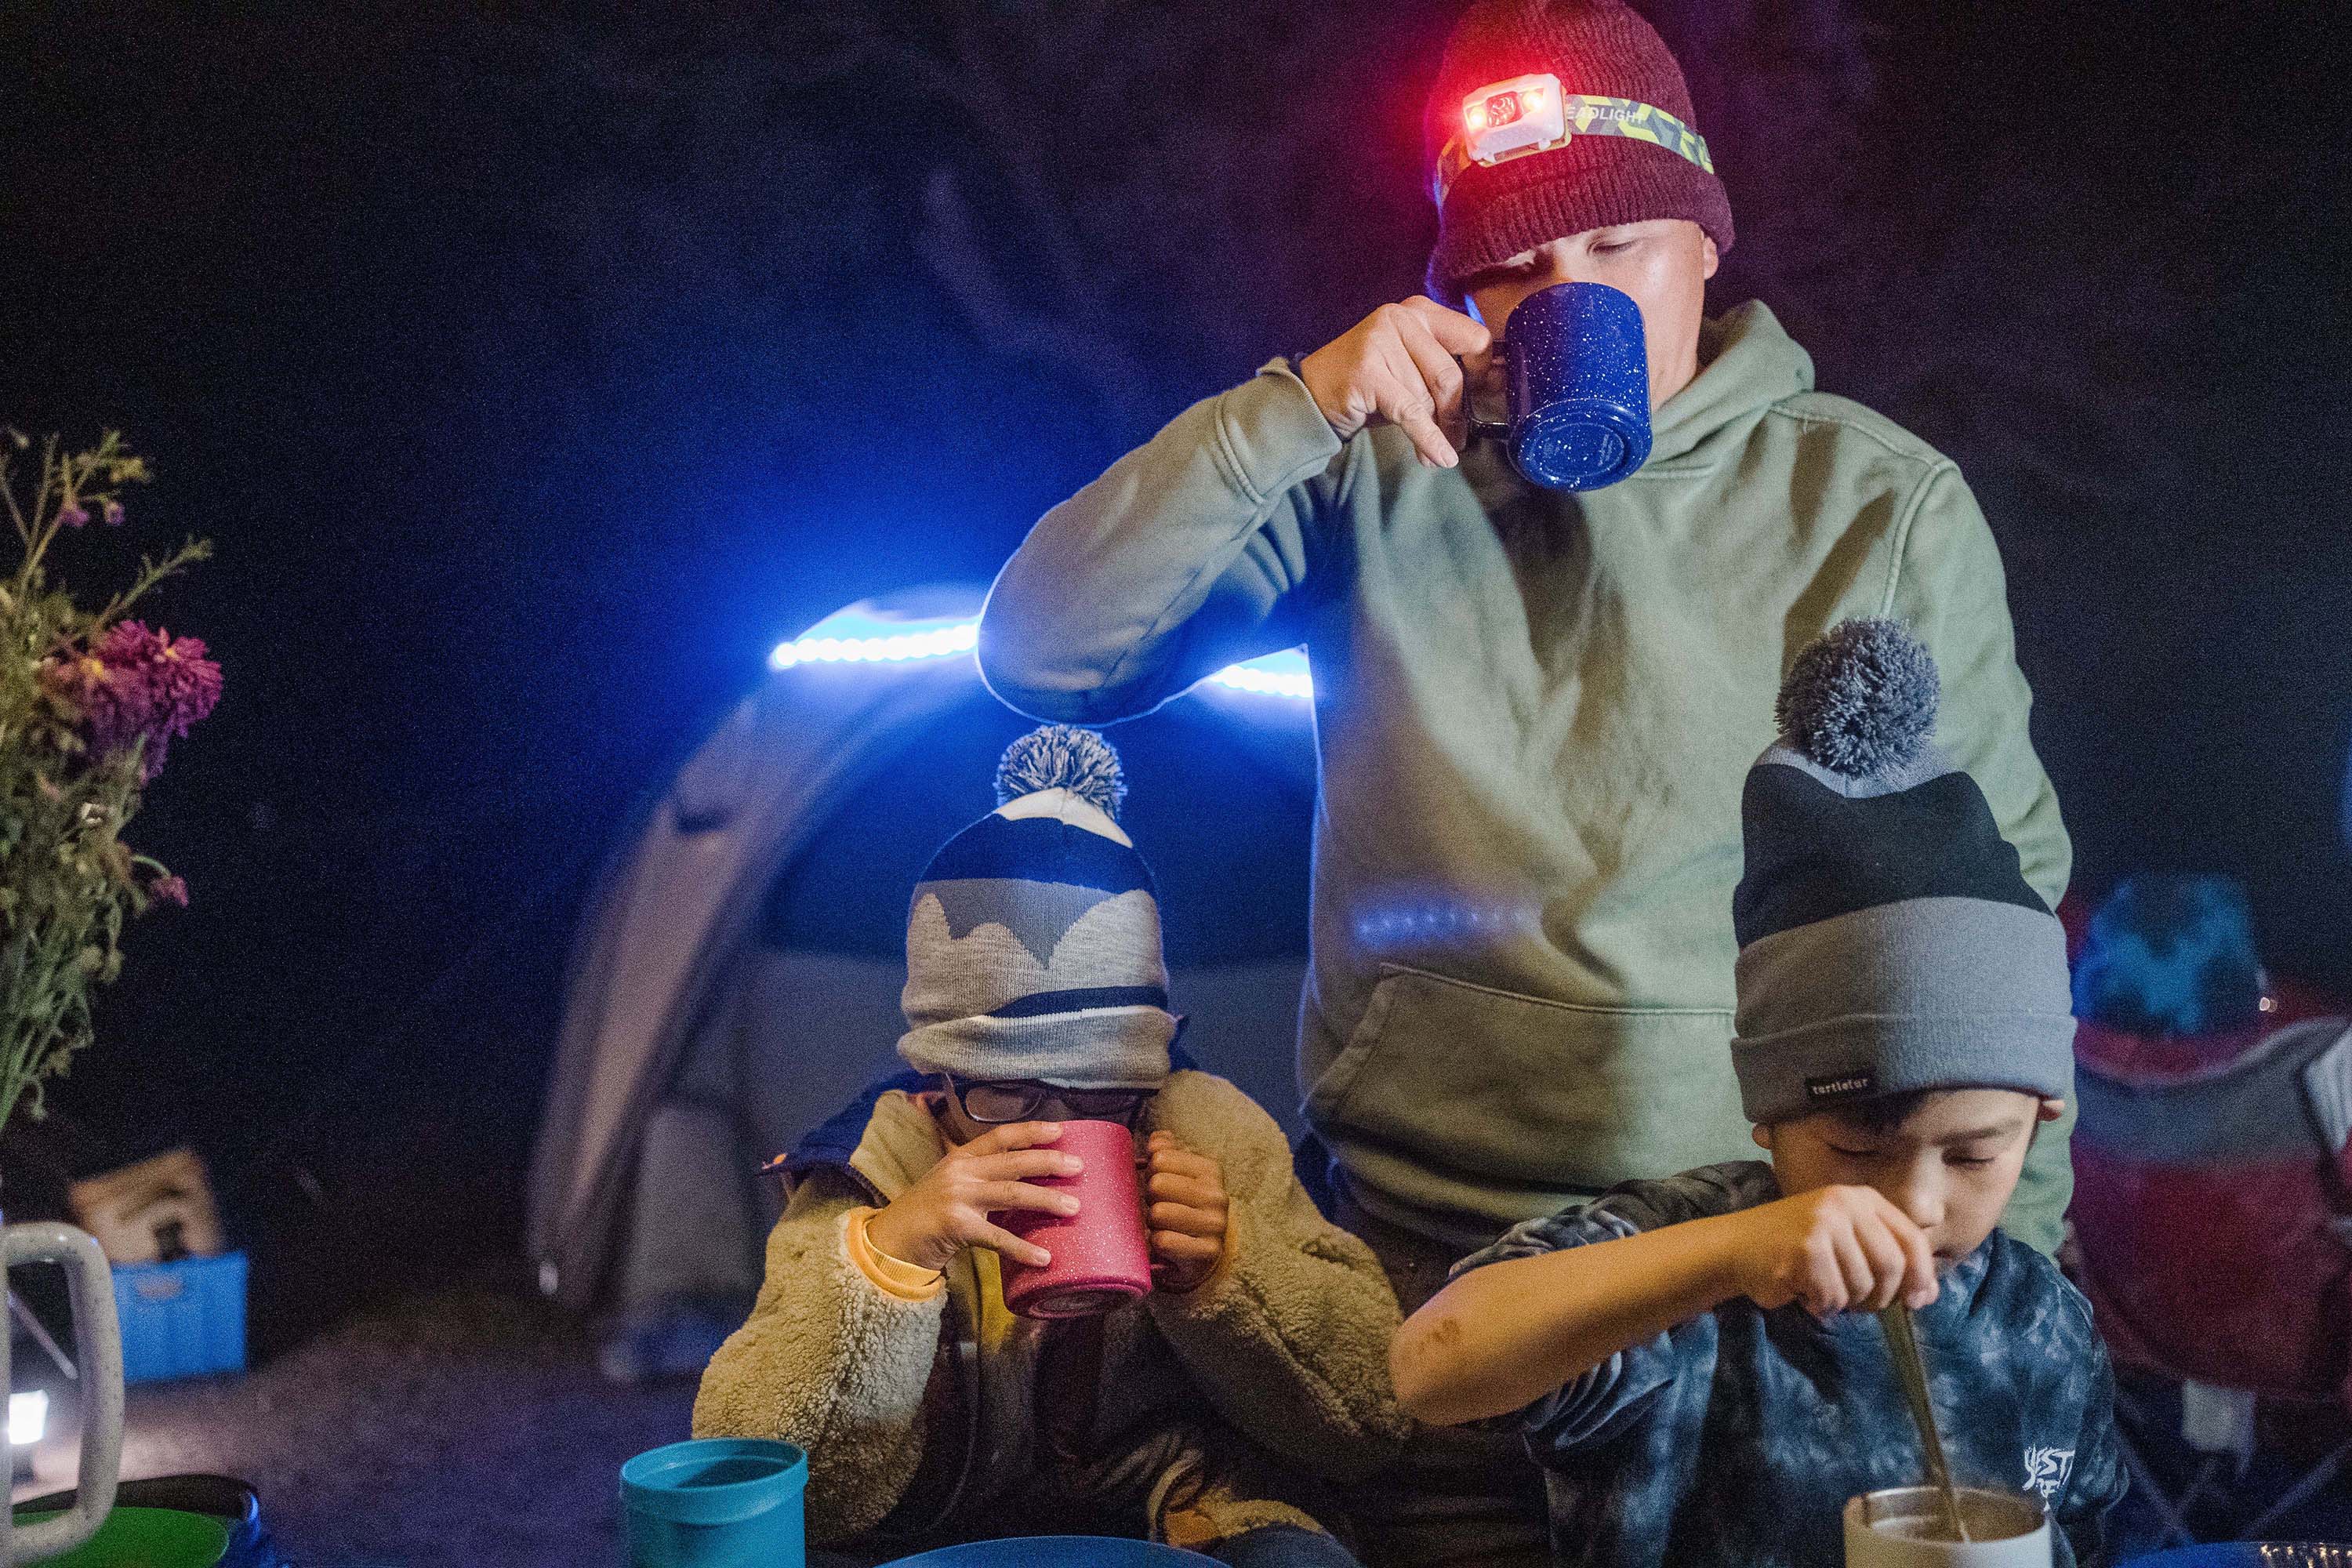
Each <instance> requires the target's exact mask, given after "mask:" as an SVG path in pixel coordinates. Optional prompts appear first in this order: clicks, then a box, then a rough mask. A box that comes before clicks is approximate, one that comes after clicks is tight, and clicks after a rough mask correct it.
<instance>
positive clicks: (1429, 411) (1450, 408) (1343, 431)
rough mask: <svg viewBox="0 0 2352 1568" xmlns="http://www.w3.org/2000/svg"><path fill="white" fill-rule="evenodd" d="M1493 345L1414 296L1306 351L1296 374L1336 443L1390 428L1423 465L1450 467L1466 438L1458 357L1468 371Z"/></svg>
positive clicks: (1471, 320)
mask: <svg viewBox="0 0 2352 1568" xmlns="http://www.w3.org/2000/svg"><path fill="white" fill-rule="evenodd" d="M1493 342H1494V334H1493V333H1491V332H1489V331H1487V330H1486V324H1485V323H1484V322H1482V321H1478V320H1477V319H1476V318H1475V317H1471V316H1465V315H1464V314H1463V313H1462V312H1461V311H1459V310H1447V309H1446V308H1445V307H1444V306H1443V305H1441V304H1439V303H1438V302H1437V301H1436V300H1430V299H1424V298H1423V297H1421V296H1419V295H1415V296H1414V297H1413V298H1412V299H1410V300H1401V301H1399V302H1398V303H1396V304H1393V305H1382V306H1381V308H1380V309H1379V310H1374V311H1373V312H1372V313H1371V314H1370V315H1369V316H1366V317H1365V318H1364V319H1363V320H1362V321H1359V322H1357V323H1356V324H1355V325H1354V326H1352V327H1350V328H1349V329H1348V331H1346V332H1344V333H1342V334H1341V335H1340V336H1339V337H1337V338H1335V339H1333V340H1332V341H1331V342H1328V343H1326V344H1324V345H1323V346H1322V347H1321V348H1319V349H1318V350H1316V351H1315V352H1314V353H1311V354H1308V355H1307V357H1306V358H1305V359H1304V360H1302V361H1300V362H1299V365H1298V377H1299V379H1300V380H1301V381H1303V382H1305V383H1306V384H1307V392H1308V393H1309V394H1310V395H1313V397H1314V399H1315V406H1316V407H1318V408H1319V409H1321V410H1322V411H1323V417H1324V418H1325V419H1326V420H1328V422H1329V423H1330V426H1331V430H1332V433H1333V434H1334V435H1336V436H1338V437H1339V439H1340V440H1342V441H1345V440H1347V439H1348V438H1349V437H1351V436H1353V435H1355V433H1356V432H1357V431H1359V430H1361V429H1363V428H1365V427H1366V426H1374V425H1394V426H1397V427H1398V428H1399V429H1401V430H1402V431H1403V432H1404V433H1405V435H1406V436H1407V437H1409V438H1411V440H1412V447H1413V451H1414V452H1415V453H1416V454H1418V455H1419V457H1420V458H1421V461H1422V463H1423V465H1424V466H1425V467H1428V468H1453V467H1454V466H1455V465H1456V464H1458V463H1459V462H1461V460H1462V455H1461V452H1460V447H1462V446H1463V445H1464V444H1465V442H1466V441H1467V440H1468V433H1469V405H1468V403H1467V401H1466V399H1465V395H1464V383H1465V373H1464V367H1463V364H1462V363H1461V356H1467V357H1468V358H1470V360H1471V361H1472V363H1471V366H1470V373H1471V374H1475V373H1476V372H1477V370H1478V369H1479V366H1480V363H1481V362H1483V360H1484V357H1485V355H1486V352H1487V349H1488V347H1489V346H1490V345H1491V344H1492V343H1493Z"/></svg>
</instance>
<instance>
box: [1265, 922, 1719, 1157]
mask: <svg viewBox="0 0 2352 1568" xmlns="http://www.w3.org/2000/svg"><path fill="white" fill-rule="evenodd" d="M1730 1038H1731V1015H1730V1013H1729V1012H1728V1011H1727V1010H1723V1009H1718V1008H1709V1007H1691V1008H1678V1007H1587V1006H1580V1005H1576V1004H1573V1003H1567V1002H1552V1001H1547V1000H1545V999H1543V998H1541V997H1535V996H1523V995H1520V994H1517V993H1515V992H1509V991H1503V990H1498V989H1496V988H1495V987H1493V986H1487V985H1479V984H1473V983H1471V982H1468V981H1464V980H1455V979H1453V978H1451V977H1449V976H1446V975H1442V974H1433V973H1430V972H1428V971H1426V970H1421V969H1411V968H1407V967H1404V966H1402V965H1397V964H1384V965H1382V966H1381V975H1380V979H1379V980H1378V982H1377V983H1375V984H1374V985H1373V987H1372V994H1371V998H1370V1005H1368V1006H1367V1007H1366V1008H1365V1009H1364V1016H1363V1017H1362V1018H1361V1019H1360V1021H1359V1022H1358V1024H1357V1026H1356V1028H1355V1031H1354V1032H1353V1033H1352V1034H1351V1035H1350V1036H1349V1040H1348V1044H1347V1047H1346V1048H1345V1049H1343V1050H1342V1051H1341V1052H1340V1053H1339V1057H1338V1058H1335V1059H1334V1060H1333V1061H1332V1063H1331V1066H1330V1067H1329V1068H1328V1069H1327V1070H1326V1071H1325V1072H1324V1073H1323V1074H1322V1076H1321V1077H1320V1078H1318V1079H1317V1080H1316V1082H1315V1084H1314V1087H1313V1088H1312V1089H1310V1090H1309V1091H1308V1093H1307V1115H1308V1117H1309V1118H1310V1119H1311V1120H1312V1121H1314V1123H1315V1125H1316V1126H1317V1127H1318V1128H1319V1129H1321V1130H1323V1131H1324V1133H1325V1136H1326V1137H1327V1138H1328V1139H1330V1140H1332V1141H1333V1142H1338V1143H1343V1144H1344V1143H1346V1142H1352V1141H1356V1140H1363V1141H1368V1142H1378V1143H1381V1144H1382V1145H1385V1146H1387V1147H1389V1148H1391V1149H1393V1150H1395V1151H1397V1152H1401V1153H1403V1154H1406V1155H1408V1156H1409V1157H1412V1158H1414V1159H1416V1161H1417V1163H1423V1164H1426V1165H1428V1166H1430V1167H1431V1168H1433V1169H1437V1170H1449V1171H1454V1172H1459V1173H1464V1174H1465V1175H1472V1176H1475V1177H1483V1178H1486V1179H1487V1180H1490V1181H1496V1182H1502V1183H1507V1184H1512V1185H1518V1186H1525V1187H1528V1188H1540V1189H1545V1190H1559V1191H1569V1190H1586V1191H1591V1190H1594V1189H1598V1188H1601V1187H1605V1186H1608V1185H1611V1184H1613V1183H1617V1182H1622V1181H1626V1180H1629V1179H1631V1178H1634V1177H1647V1176H1664V1175H1671V1174H1673V1173H1675V1172H1677V1171H1685V1170H1689V1169H1691V1168H1693V1167H1695V1166H1698V1165H1705V1164H1710V1163H1715V1162H1717V1161H1720V1160H1732V1159H1739V1158H1742V1157H1749V1158H1752V1157H1753V1155H1754V1145H1753V1144H1752V1143H1751V1142H1749V1140H1748V1122H1747V1120H1746V1118H1745V1117H1743V1116H1742V1115H1741V1113H1740V1109H1739V1090H1738V1084H1737V1082H1736V1081H1735V1080H1734V1079H1733V1077H1732V1073H1731V1048H1730Z"/></svg>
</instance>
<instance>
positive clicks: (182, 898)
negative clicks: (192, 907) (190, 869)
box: [147, 877, 188, 909]
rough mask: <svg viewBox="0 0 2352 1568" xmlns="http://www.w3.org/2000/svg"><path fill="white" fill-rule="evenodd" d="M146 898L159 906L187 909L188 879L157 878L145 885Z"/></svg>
mask: <svg viewBox="0 0 2352 1568" xmlns="http://www.w3.org/2000/svg"><path fill="white" fill-rule="evenodd" d="M147 896H148V897H149V898H151V899H153V900H155V901H156V902H157V903H159V904H177V905H179V906H180V907H181V908H182V909H186V908H187V907H188V879H186V878H185V877H158V878H156V879H154V880H153V881H152V882H150V883H148V884H147Z"/></svg>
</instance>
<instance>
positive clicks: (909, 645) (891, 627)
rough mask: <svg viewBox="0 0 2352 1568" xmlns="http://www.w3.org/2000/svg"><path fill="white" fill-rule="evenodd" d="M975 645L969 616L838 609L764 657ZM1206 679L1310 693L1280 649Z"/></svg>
mask: <svg viewBox="0 0 2352 1568" xmlns="http://www.w3.org/2000/svg"><path fill="white" fill-rule="evenodd" d="M979 646H980V623H979V622H978V621H975V620H969V619H951V618H950V619H940V620H929V621H892V620H883V619H880V618H877V617H876V616H869V615H865V614H861V613H857V612H854V611H849V610H844V611H842V612H841V613H839V614H838V615H832V616H826V617H825V618H824V620H821V621H819V622H818V623H817V624H816V625H814V626H811V627H810V628H809V629H808V630H807V631H805V632H803V633H802V634H801V635H800V636H799V637H794V638H793V639H792V640H791V641H789V642H781V643H778V644H777V645H776V647H775V651H773V652H772V653H771V654H769V655H768V668H770V669H772V670H776V671H779V672H782V671H783V670H787V669H793V668H798V667H799V666H801V665H803V664H910V663H914V662H916V661H919V660H929V659H938V658H970V657H971V653H972V650H973V649H974V648H976V647H979ZM1209 679H1211V680H1212V681H1213V682H1215V683H1216V684H1217V685H1219V686H1223V687H1224V688H1226V689H1229V690H1233V691H1245V692H1249V693H1251V694H1252V695H1254V696H1260V697H1289V698H1294V699H1298V700H1306V699H1308V698H1311V697H1313V696H1314V695H1315V683H1314V679H1313V678H1312V677H1311V676H1310V675H1309V674H1308V672H1307V655H1306V654H1305V653H1303V652H1301V651H1300V650H1299V649H1297V648H1295V647H1293V648H1284V649H1283V650H1282V651H1281V652H1279V653H1269V654H1265V655H1263V656H1261V657H1259V658H1253V659H1246V660H1244V661H1243V662H1242V663H1240V664H1229V665H1227V666H1225V668H1223V669H1221V670H1219V671H1217V672H1216V673H1215V674H1214V675H1212V676H1211V677H1209Z"/></svg>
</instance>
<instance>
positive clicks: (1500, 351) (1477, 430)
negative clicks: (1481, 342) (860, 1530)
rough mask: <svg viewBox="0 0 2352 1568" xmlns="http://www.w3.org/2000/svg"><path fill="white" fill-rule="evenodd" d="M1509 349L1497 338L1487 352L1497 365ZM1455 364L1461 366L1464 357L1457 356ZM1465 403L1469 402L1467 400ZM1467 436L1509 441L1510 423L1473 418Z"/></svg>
mask: <svg viewBox="0 0 2352 1568" xmlns="http://www.w3.org/2000/svg"><path fill="white" fill-rule="evenodd" d="M1509 349H1510V345H1509V344H1508V343H1507V342H1504V341H1503V340H1502V339H1501V338H1496V340H1495V342H1494V343H1493V345H1492V346H1491V347H1490V348H1488V350H1487V351H1486V352H1487V353H1490V354H1492V355H1494V357H1495V363H1497V364H1500V363H1503V360H1504V355H1505V354H1506V353H1508V352H1509ZM1454 363H1455V364H1457V365H1458V364H1461V363H1462V356H1461V355H1460V354H1455V355H1454ZM1465 369H1466V367H1465ZM1465 401H1467V400H1466V399H1465ZM1467 434H1468V436H1469V438H1470V439H1471V440H1473V441H1477V440H1487V441H1501V440H1504V439H1507V437H1509V436H1510V434H1511V426H1510V421H1508V420H1507V419H1480V418H1477V417H1475V416H1473V417H1472V418H1471V419H1470V421H1469V422H1468V426H1467Z"/></svg>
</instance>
